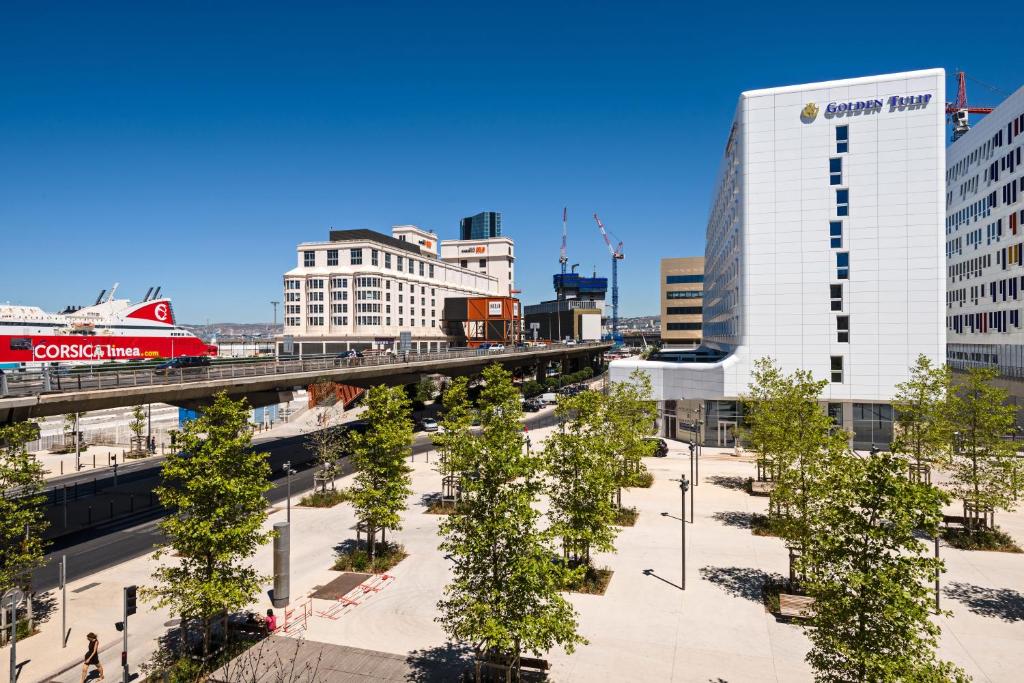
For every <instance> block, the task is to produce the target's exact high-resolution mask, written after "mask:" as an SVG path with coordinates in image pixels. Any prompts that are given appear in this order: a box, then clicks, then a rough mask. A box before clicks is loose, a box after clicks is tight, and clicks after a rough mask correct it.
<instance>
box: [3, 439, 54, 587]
mask: <svg viewBox="0 0 1024 683" xmlns="http://www.w3.org/2000/svg"><path fill="white" fill-rule="evenodd" d="M38 434H39V432H38V427H37V426H36V425H35V424H34V423H31V422H16V423H14V424H10V425H6V426H3V427H0V493H3V494H4V495H0V593H2V592H3V591H5V590H7V589H8V588H11V587H14V586H22V587H25V588H27V587H29V582H30V580H31V572H32V570H33V569H35V568H36V567H40V566H42V565H43V550H44V549H45V544H44V542H43V538H42V533H43V531H45V530H46V527H47V522H46V515H45V512H44V509H43V503H44V498H43V487H44V484H45V482H44V479H43V476H44V471H43V466H42V465H41V464H40V463H39V462H38V461H37V460H36V459H35V458H33V457H32V456H31V455H30V454H29V452H28V443H29V442H30V441H33V440H35V439H36V438H37V437H38Z"/></svg>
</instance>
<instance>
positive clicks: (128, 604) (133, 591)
mask: <svg viewBox="0 0 1024 683" xmlns="http://www.w3.org/2000/svg"><path fill="white" fill-rule="evenodd" d="M137 595H138V586H128V587H127V588H125V589H124V613H125V614H127V615H128V616H131V615H132V614H135V607H136V605H137Z"/></svg>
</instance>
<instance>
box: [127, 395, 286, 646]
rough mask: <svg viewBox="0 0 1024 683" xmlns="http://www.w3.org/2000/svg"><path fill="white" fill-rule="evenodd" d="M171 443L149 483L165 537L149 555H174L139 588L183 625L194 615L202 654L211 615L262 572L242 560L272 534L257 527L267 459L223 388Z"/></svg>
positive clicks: (240, 603) (243, 596) (254, 585)
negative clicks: (157, 480)
mask: <svg viewBox="0 0 1024 683" xmlns="http://www.w3.org/2000/svg"><path fill="white" fill-rule="evenodd" d="M177 443H178V450H176V451H174V452H172V453H171V454H170V455H168V457H167V459H166V460H165V461H164V464H163V468H162V470H161V477H162V483H161V485H160V486H159V487H158V488H157V489H156V494H157V496H158V498H159V499H160V503H161V504H162V505H164V506H165V507H166V508H167V509H168V510H170V514H169V515H168V516H167V517H165V518H164V519H163V520H162V521H161V522H160V529H161V530H162V531H163V533H164V534H165V535H166V537H167V539H168V541H167V543H166V545H164V546H162V547H161V548H160V549H159V550H157V552H156V554H155V558H156V559H161V558H163V557H164V556H172V557H173V558H174V559H173V560H172V561H171V562H169V563H167V564H162V565H161V566H160V567H159V568H158V569H157V570H156V571H155V572H154V573H153V578H154V579H155V580H156V582H157V585H156V586H155V587H153V588H150V589H148V590H147V591H146V593H145V596H146V597H147V599H149V600H152V601H153V602H155V603H156V604H157V605H158V606H161V607H169V608H171V610H172V612H173V613H175V614H180V615H181V617H182V620H183V621H182V623H183V625H185V624H188V623H189V621H191V620H197V621H198V622H199V624H200V626H201V628H202V635H203V652H204V654H206V653H208V652H209V645H210V632H211V622H212V620H213V619H214V618H216V617H217V616H218V615H221V614H225V613H227V612H231V611H234V610H237V609H240V608H241V607H244V606H245V605H248V604H249V603H251V602H252V601H253V600H254V599H255V598H256V596H257V595H259V593H260V589H261V585H262V583H263V582H264V581H265V580H266V577H263V576H261V575H260V574H259V573H258V572H257V571H256V570H255V569H254V568H253V567H252V566H250V564H249V562H248V560H249V558H251V557H252V556H253V554H254V553H255V552H256V550H257V548H259V547H260V546H261V545H263V544H265V543H266V542H267V541H269V540H270V538H271V536H272V532H268V531H265V530H264V529H263V526H264V522H265V521H266V519H267V500H266V498H264V493H266V491H267V490H268V489H269V488H270V484H269V482H268V479H269V477H270V465H269V464H268V463H267V458H266V454H265V453H261V452H258V451H254V450H253V449H252V430H251V429H249V407H248V405H247V403H246V401H245V400H241V401H232V400H231V399H230V398H228V396H227V394H225V393H223V392H222V393H220V394H218V395H217V396H216V398H215V399H214V402H213V405H211V406H209V407H208V408H207V409H206V410H204V411H203V412H202V413H201V414H200V415H199V417H197V418H196V419H195V420H192V421H190V422H188V423H186V425H185V427H184V429H183V430H182V432H181V434H180V436H179V437H178V442H177ZM179 451H180V452H179Z"/></svg>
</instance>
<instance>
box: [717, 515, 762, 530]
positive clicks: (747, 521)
mask: <svg viewBox="0 0 1024 683" xmlns="http://www.w3.org/2000/svg"><path fill="white" fill-rule="evenodd" d="M711 518H712V519H714V520H715V521H717V522H721V523H722V524H724V525H725V526H733V527H736V528H737V529H749V528H750V527H751V526H752V524H753V519H754V514H753V513H751V512H741V511H739V510H726V511H724V512H716V513H715V514H713V515H711Z"/></svg>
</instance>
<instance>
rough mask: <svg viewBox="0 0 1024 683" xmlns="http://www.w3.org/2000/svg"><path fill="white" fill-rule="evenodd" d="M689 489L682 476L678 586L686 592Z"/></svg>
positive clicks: (688, 484)
mask: <svg viewBox="0 0 1024 683" xmlns="http://www.w3.org/2000/svg"><path fill="white" fill-rule="evenodd" d="M689 487H690V482H689V481H687V479H686V475H685V474H684V475H683V476H682V477H680V478H679V492H680V493H681V494H682V505H681V507H680V508H679V514H680V515H681V516H682V523H681V524H680V525H679V526H680V527H681V528H682V544H681V545H680V548H681V551H682V564H683V573H682V577H681V578H680V580H679V585H680V587H681V588H682V589H683V590H686V489H688V488H689ZM691 516H692V513H691ZM691 522H692V520H691Z"/></svg>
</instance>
